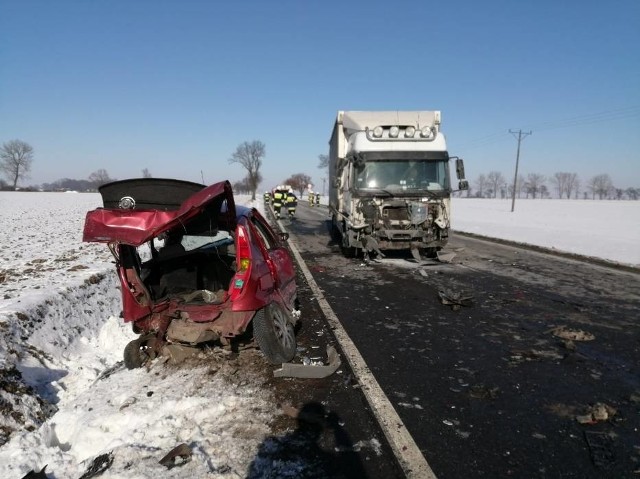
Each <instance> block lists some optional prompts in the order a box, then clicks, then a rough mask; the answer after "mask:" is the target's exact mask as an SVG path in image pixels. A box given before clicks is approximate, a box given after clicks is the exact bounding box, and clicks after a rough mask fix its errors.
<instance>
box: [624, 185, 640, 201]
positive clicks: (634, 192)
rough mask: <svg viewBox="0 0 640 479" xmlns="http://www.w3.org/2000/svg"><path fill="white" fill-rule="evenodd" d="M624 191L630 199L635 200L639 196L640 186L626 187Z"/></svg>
mask: <svg viewBox="0 0 640 479" xmlns="http://www.w3.org/2000/svg"><path fill="white" fill-rule="evenodd" d="M625 193H626V194H627V197H628V198H629V199H630V200H637V199H638V197H640V188H627V189H626V190H625Z"/></svg>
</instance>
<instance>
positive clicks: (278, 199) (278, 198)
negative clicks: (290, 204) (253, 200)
mask: <svg viewBox="0 0 640 479" xmlns="http://www.w3.org/2000/svg"><path fill="white" fill-rule="evenodd" d="M284 199H285V197H284V191H282V190H281V189H280V187H279V186H278V187H276V190H275V191H274V192H273V212H274V213H275V215H276V218H280V208H282V202H283V201H284Z"/></svg>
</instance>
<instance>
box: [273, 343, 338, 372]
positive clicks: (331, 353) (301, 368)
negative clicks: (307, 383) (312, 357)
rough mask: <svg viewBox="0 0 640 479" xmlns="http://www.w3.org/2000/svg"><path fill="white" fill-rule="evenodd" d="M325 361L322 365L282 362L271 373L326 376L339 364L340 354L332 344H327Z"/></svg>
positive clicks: (336, 368) (335, 369)
mask: <svg viewBox="0 0 640 479" xmlns="http://www.w3.org/2000/svg"><path fill="white" fill-rule="evenodd" d="M327 363H328V364H327V365H324V366H315V365H313V364H308V365H307V364H294V363H283V364H282V367H281V368H280V369H276V370H275V371H274V372H273V375H274V376H275V377H277V378H283V377H288V378H309V379H310V378H314V379H318V378H326V377H327V376H330V375H332V374H333V373H335V372H336V371H337V370H338V368H339V367H340V364H341V361H340V356H339V355H338V352H337V351H336V349H335V348H334V347H333V346H327Z"/></svg>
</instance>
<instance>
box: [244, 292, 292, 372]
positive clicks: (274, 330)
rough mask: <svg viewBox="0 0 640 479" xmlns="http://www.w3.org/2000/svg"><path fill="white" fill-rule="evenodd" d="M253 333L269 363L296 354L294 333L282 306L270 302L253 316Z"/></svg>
mask: <svg viewBox="0 0 640 479" xmlns="http://www.w3.org/2000/svg"><path fill="white" fill-rule="evenodd" d="M253 335H254V337H255V339H256V341H257V343H258V346H259V347H260V351H262V354H264V356H265V358H267V361H269V362H270V363H271V364H281V363H286V362H289V361H291V360H292V359H293V356H294V355H295V354H296V334H295V331H294V329H293V325H292V324H291V321H289V317H288V315H287V313H286V312H285V311H283V310H282V308H281V307H280V306H279V305H277V304H275V303H271V304H270V305H269V306H267V307H266V308H264V309H261V310H260V311H258V312H257V313H256V315H255V317H254V318H253Z"/></svg>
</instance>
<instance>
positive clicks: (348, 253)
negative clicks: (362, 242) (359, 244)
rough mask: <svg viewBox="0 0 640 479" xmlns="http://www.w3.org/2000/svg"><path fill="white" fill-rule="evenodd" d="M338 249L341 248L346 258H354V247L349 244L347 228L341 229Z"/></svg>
mask: <svg viewBox="0 0 640 479" xmlns="http://www.w3.org/2000/svg"><path fill="white" fill-rule="evenodd" d="M340 249H341V250H342V254H343V255H344V256H345V257H346V258H355V256H356V249H355V248H354V247H353V246H350V245H349V235H348V234H347V229H346V228H343V229H342V240H341V243H340Z"/></svg>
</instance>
